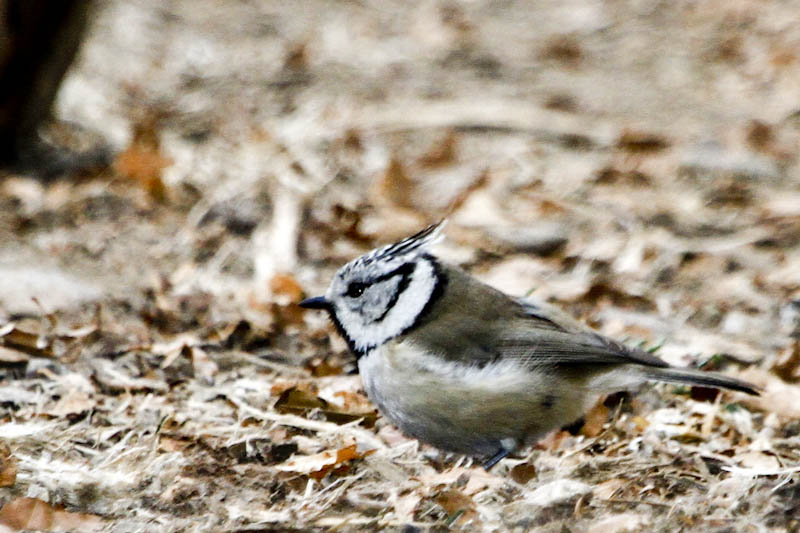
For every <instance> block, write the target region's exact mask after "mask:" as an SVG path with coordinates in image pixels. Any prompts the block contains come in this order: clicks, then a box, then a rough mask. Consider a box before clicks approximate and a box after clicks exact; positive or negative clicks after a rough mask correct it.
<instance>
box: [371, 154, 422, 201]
mask: <svg viewBox="0 0 800 533" xmlns="http://www.w3.org/2000/svg"><path fill="white" fill-rule="evenodd" d="M415 189H416V184H415V183H414V182H413V181H412V180H411V178H409V177H408V173H407V172H406V170H405V168H404V167H403V164H402V163H400V161H399V160H398V159H396V158H392V160H391V161H390V162H389V166H388V167H387V169H386V171H385V172H384V174H383V177H382V178H381V179H380V180H378V182H377V183H376V186H375V187H374V188H373V194H372V196H373V198H374V202H375V203H376V204H386V203H389V204H391V205H394V206H396V207H400V208H404V209H411V210H414V209H415V207H414V204H413V202H412V200H411V199H412V198H414V196H415V195H414V191H415Z"/></svg>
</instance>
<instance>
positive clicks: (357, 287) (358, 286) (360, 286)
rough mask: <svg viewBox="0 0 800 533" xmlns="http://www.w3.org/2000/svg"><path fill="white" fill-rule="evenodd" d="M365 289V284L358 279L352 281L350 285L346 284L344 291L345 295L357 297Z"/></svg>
mask: <svg viewBox="0 0 800 533" xmlns="http://www.w3.org/2000/svg"><path fill="white" fill-rule="evenodd" d="M365 290H367V284H366V283H361V282H360V281H354V282H353V283H351V284H350V285H348V286H347V292H346V293H344V295H345V296H349V297H350V298H358V297H359V296H361V295H362V294H364V291H365Z"/></svg>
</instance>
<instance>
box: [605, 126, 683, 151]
mask: <svg viewBox="0 0 800 533" xmlns="http://www.w3.org/2000/svg"><path fill="white" fill-rule="evenodd" d="M669 145H670V143H669V141H668V140H667V139H666V138H664V137H662V136H661V135H658V134H655V133H646V132H641V131H630V130H627V131H623V132H622V135H620V136H619V139H618V140H617V148H619V149H620V150H625V151H626V152H632V153H640V154H644V153H654V152H660V151H661V150H664V149H666V148H669Z"/></svg>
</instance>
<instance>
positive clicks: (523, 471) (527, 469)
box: [508, 462, 536, 485]
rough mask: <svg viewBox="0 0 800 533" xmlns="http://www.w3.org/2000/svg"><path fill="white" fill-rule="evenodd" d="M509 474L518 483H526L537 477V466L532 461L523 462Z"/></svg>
mask: <svg viewBox="0 0 800 533" xmlns="http://www.w3.org/2000/svg"><path fill="white" fill-rule="evenodd" d="M508 475H509V476H511V479H513V480H514V481H516V482H517V483H519V484H521V485H524V484H526V483H527V482H528V481H530V480H532V479H533V478H534V477H536V467H535V466H533V465H532V464H531V463H527V462H526V463H521V464H518V465H516V466H515V467H514V468H512V469H511V471H510V472H509V473H508Z"/></svg>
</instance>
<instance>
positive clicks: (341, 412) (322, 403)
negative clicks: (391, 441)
mask: <svg viewBox="0 0 800 533" xmlns="http://www.w3.org/2000/svg"><path fill="white" fill-rule="evenodd" d="M274 390H275V387H274V386H273V391H274ZM340 392H342V393H343V395H345V396H350V399H351V404H350V405H346V404H345V405H343V406H341V407H340V406H338V405H333V404H331V403H330V402H328V401H327V400H325V399H324V398H320V397H319V396H317V395H316V392H312V391H311V390H309V389H308V388H301V387H290V388H288V389H286V390H284V391H283V392H282V393H281V395H280V397H279V398H278V401H277V402H275V409H276V410H278V411H280V412H282V413H293V414H303V413H305V412H307V411H309V410H311V409H319V410H320V412H321V413H322V414H323V415H324V416H325V418H326V419H327V420H329V421H331V422H335V423H337V424H347V423H349V422H353V421H355V420H360V419H363V421H364V425H365V426H367V427H372V426H373V425H374V424H375V420H376V419H377V414H376V413H375V409H374V408H373V407H372V404H370V403H369V402H368V401H363V402H362V401H356V400H355V398H353V397H352V396H354V395H355V394H354V393H347V392H346V391H340ZM351 395H352V396H351ZM364 407H365V408H364ZM362 408H363V409H362Z"/></svg>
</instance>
